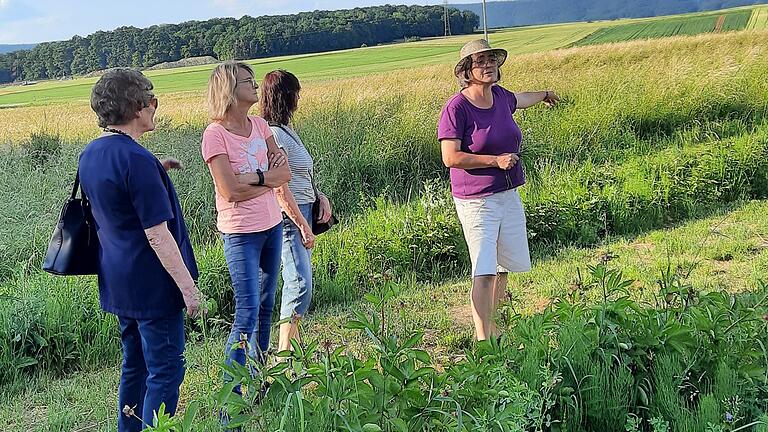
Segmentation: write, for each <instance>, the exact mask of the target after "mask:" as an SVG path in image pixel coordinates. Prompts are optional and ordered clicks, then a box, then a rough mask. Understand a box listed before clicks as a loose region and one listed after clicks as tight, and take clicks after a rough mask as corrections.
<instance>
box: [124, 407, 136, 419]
mask: <svg viewBox="0 0 768 432" xmlns="http://www.w3.org/2000/svg"><path fill="white" fill-rule="evenodd" d="M135 408H136V406H134V407H133V408H131V407H130V406H128V405H126V406H124V407H123V415H124V416H126V417H133V416H135V415H136V412H135V411H134V409H135Z"/></svg>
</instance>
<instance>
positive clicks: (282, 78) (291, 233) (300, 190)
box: [260, 70, 331, 351]
mask: <svg viewBox="0 0 768 432" xmlns="http://www.w3.org/2000/svg"><path fill="white" fill-rule="evenodd" d="M300 90H301V85H300V84H299V80H298V79H297V78H296V76H294V75H293V74H292V73H290V72H287V71H284V70H276V71H272V72H270V73H268V74H267V75H266V76H265V77H264V81H263V83H262V97H261V102H260V105H261V115H262V117H263V118H264V119H265V120H267V122H269V125H270V127H271V129H272V133H273V134H274V136H275V140H276V141H277V144H278V145H279V146H280V147H282V148H283V150H285V152H286V154H287V156H288V165H289V166H290V168H291V181H290V182H288V184H287V185H283V186H282V187H280V188H279V189H277V190H276V192H277V198H278V202H279V203H280V206H281V207H282V210H283V252H282V261H283V297H282V304H281V306H280V320H281V321H284V320H289V321H287V322H283V323H282V324H281V325H280V341H279V343H278V350H279V351H283V350H288V349H291V339H294V338H296V339H297V338H298V336H299V335H298V324H299V321H300V320H301V318H303V317H304V315H305V314H306V313H307V309H309V302H310V300H311V298H312V262H311V253H312V247H313V246H314V244H315V236H314V234H312V224H313V220H312V204H313V203H314V202H315V200H316V199H319V200H320V215H319V218H318V220H317V222H327V221H328V220H329V219H330V218H331V204H330V201H329V200H328V198H327V197H326V196H325V195H323V194H322V193H321V192H320V191H319V190H318V189H317V187H316V185H315V183H314V181H313V175H314V173H313V168H314V164H313V161H312V156H311V155H310V154H309V152H308V151H307V148H306V147H304V144H303V143H302V142H301V138H299V136H298V134H296V132H295V131H294V130H293V129H292V128H291V126H290V123H291V118H292V117H293V113H294V112H296V109H297V108H298V103H299V91H300Z"/></svg>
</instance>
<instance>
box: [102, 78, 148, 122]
mask: <svg viewBox="0 0 768 432" xmlns="http://www.w3.org/2000/svg"><path fill="white" fill-rule="evenodd" d="M152 88H153V86H152V82H151V81H150V80H149V79H148V78H147V77H145V76H144V74H142V73H141V72H139V71H138V70H136V69H130V68H115V69H112V70H109V71H107V72H106V73H105V74H104V75H102V76H101V78H99V80H98V81H96V85H94V86H93V90H92V91H91V109H92V110H93V112H95V113H96V115H97V116H98V117H99V127H106V126H107V125H122V124H126V123H128V122H129V121H131V120H133V119H134V118H136V112H137V111H141V110H142V109H143V108H145V107H146V106H148V105H149V102H150V101H151V100H152V98H153V97H155V95H154V94H152Z"/></svg>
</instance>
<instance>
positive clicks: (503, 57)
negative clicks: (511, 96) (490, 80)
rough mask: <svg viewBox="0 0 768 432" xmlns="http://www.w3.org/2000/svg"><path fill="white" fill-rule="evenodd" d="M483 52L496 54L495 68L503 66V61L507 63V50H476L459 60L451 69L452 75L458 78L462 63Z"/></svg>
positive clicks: (462, 66)
mask: <svg viewBox="0 0 768 432" xmlns="http://www.w3.org/2000/svg"><path fill="white" fill-rule="evenodd" d="M484 52H493V53H494V54H496V58H497V64H496V66H498V67H501V65H503V64H504V62H505V61H507V56H508V53H507V50H505V49H502V48H485V49H481V50H477V51H475V52H472V53H469V54H467V55H465V56H464V58H462V59H461V60H459V62H458V63H456V66H454V67H453V74H454V75H456V76H458V75H459V74H460V73H461V70H462V69H463V68H464V63H465V62H466V61H467V59H468V58H470V57H472V54H480V53H484Z"/></svg>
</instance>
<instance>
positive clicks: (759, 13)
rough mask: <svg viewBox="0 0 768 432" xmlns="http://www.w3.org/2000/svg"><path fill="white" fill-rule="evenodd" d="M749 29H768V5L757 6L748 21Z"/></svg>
mask: <svg viewBox="0 0 768 432" xmlns="http://www.w3.org/2000/svg"><path fill="white" fill-rule="evenodd" d="M746 28H747V30H765V29H768V7H759V8H755V9H754V10H753V11H752V16H751V17H750V18H749V23H747V27H746Z"/></svg>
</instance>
